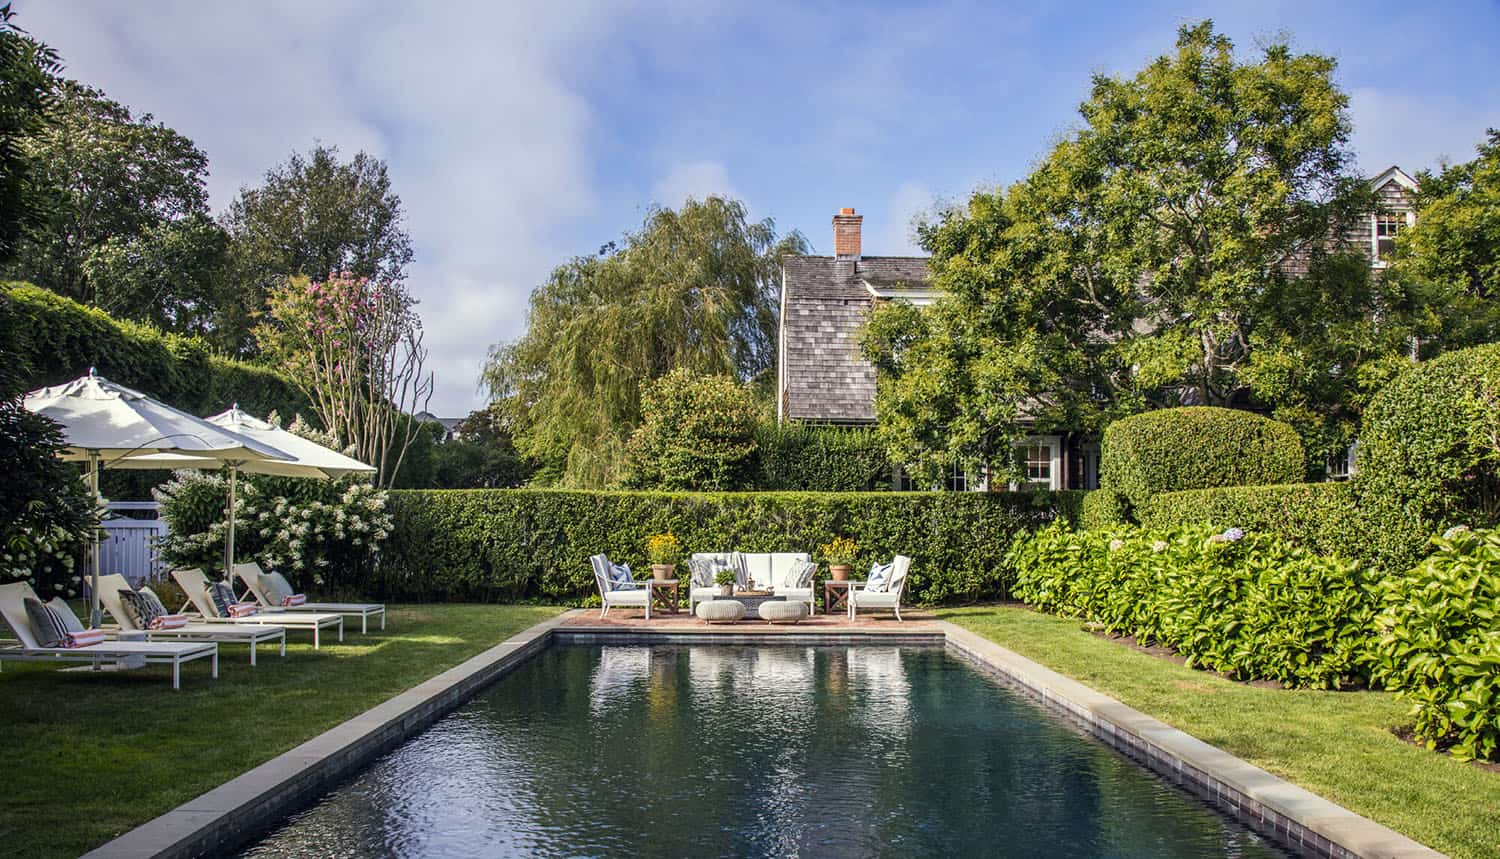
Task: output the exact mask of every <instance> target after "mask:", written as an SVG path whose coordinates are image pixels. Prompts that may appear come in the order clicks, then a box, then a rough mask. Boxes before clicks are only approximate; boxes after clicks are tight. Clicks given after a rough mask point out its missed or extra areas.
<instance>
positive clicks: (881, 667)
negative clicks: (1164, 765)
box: [243, 645, 1285, 857]
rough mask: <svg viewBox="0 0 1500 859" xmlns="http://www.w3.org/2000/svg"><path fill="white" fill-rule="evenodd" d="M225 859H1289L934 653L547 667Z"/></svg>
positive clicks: (539, 661)
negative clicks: (236, 858)
mask: <svg viewBox="0 0 1500 859" xmlns="http://www.w3.org/2000/svg"><path fill="white" fill-rule="evenodd" d="M243 855H245V856H251V857H271V856H278V857H279V856H298V857H303V856H445V857H446V856H507V855H516V856H693V857H699V856H702V857H713V856H805V857H825V856H829V857H839V856H901V857H917V856H943V857H967V856H1028V857H1029V856H1089V857H1093V856H1100V857H1200V856H1234V857H1270V856H1284V855H1285V854H1284V853H1282V852H1281V851H1280V850H1278V849H1277V848H1275V847H1274V846H1273V845H1271V844H1269V843H1267V842H1266V841H1264V840H1263V839H1261V838H1260V837H1259V836H1257V835H1256V834H1254V833H1253V832H1251V831H1249V830H1248V829H1246V828H1244V827H1242V826H1240V825H1239V824H1237V823H1235V822H1233V821H1231V820H1229V819H1228V818H1226V817H1223V816H1221V815H1219V814H1218V813H1216V812H1214V811H1212V810H1211V809H1209V808H1207V807H1206V806H1204V805H1203V804H1201V803H1200V802H1198V801H1197V800H1195V799H1193V798H1192V797H1191V796H1189V795H1188V794H1186V793H1184V792H1182V791H1180V790H1178V789H1177V788H1174V787H1172V786H1170V785H1168V784H1166V783H1165V782H1163V781H1161V780H1159V779H1157V778H1156V777H1155V776H1153V775H1152V774H1150V773H1148V772H1146V771H1145V770H1143V769H1141V768H1140V767H1138V766H1136V765H1135V764H1132V763H1131V762H1130V761H1128V760H1126V759H1125V758H1123V757H1121V756H1120V755H1118V754H1116V753H1115V752H1113V751H1111V750H1110V749H1108V748H1106V747H1105V746H1103V745H1101V744H1100V743H1098V742H1096V741H1094V740H1092V739H1090V738H1088V737H1086V736H1083V735H1082V734H1080V733H1078V732H1076V731H1075V730H1073V729H1071V728H1069V727H1068V726H1066V725H1065V724H1063V723H1062V722H1061V721H1059V720H1058V719H1057V718H1055V717H1054V716H1052V715H1050V714H1048V713H1046V712H1045V711H1043V710H1042V709H1040V708H1039V707H1038V706H1037V705H1036V704H1035V703H1033V702H1032V701H1030V700H1028V699H1027V698H1025V697H1024V696H1022V695H1021V694H1020V693H1018V692H1015V691H1013V690H1011V689H1008V688H1006V687H1004V686H1003V685H1001V684H999V683H997V682H995V681H993V680H991V679H990V678H988V677H985V676H984V675H982V674H980V673H979V672H978V671H976V670H975V669H974V668H972V667H971V666H969V665H968V664H966V663H964V662H962V661H959V660H957V659H955V658H953V657H950V656H948V655H947V654H946V653H945V652H944V651H943V650H942V649H941V648H933V647H870V646H859V647H832V646H817V647H801V646H786V645H779V646H773V645H767V646H762V647H735V646H724V645H707V646H650V647H644V646H643V647H621V646H609V647H596V646H595V647H586V646H569V645H563V646H555V647H552V648H549V649H548V650H546V651H544V652H542V653H541V654H539V655H538V656H537V657H535V658H533V659H531V660H529V661H528V662H527V663H526V664H524V665H522V666H520V667H519V668H517V669H516V670H515V671H514V672H513V673H511V674H509V675H508V676H506V677H505V678H503V679H502V680H500V681H499V682H497V683H496V684H495V685H494V686H492V687H491V688H490V689H488V690H486V691H485V692H483V693H481V694H480V695H479V696H478V697H477V698H475V699H474V700H473V701H471V702H469V703H468V704H466V705H464V706H463V707H462V708H460V709H459V710H457V711H456V712H454V713H453V714H452V715H450V716H448V717H446V718H444V719H443V720H441V721H440V722H438V723H437V724H435V725H434V726H432V727H431V728H430V729H428V730H427V731H425V732H424V733H422V734H420V735H419V736H417V737H415V738H413V739H412V740H411V741H409V742H407V743H406V744H405V745H403V746H401V747H400V748H398V749H396V750H395V751H393V752H391V753H390V754H388V755H386V756H384V757H382V758H381V759H379V760H378V761H377V762H375V763H374V764H372V765H371V766H370V767H369V768H368V769H367V770H365V771H364V772H363V773H362V774H360V775H359V776H357V777H356V778H354V779H353V780H352V781H350V782H348V783H346V784H344V785H342V786H341V787H339V788H337V789H335V790H333V791H332V792H330V793H329V794H328V795H327V796H325V797H324V798H323V799H322V800H321V801H319V802H318V803H317V804H316V805H314V806H313V807H311V808H308V809H306V810H305V811H302V812H301V813H299V814H297V815H295V816H293V817H291V818H290V819H288V820H287V821H286V822H285V823H284V825H282V826H281V827H280V828H278V829H276V830H274V831H272V832H270V833H269V834H267V835H266V836H265V838H264V839H263V840H262V841H261V842H260V843H258V844H256V845H255V846H253V847H251V848H250V849H249V850H247V851H246V852H245V853H244V854H243Z"/></svg>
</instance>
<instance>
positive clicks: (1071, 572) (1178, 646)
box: [1008, 525, 1374, 688]
mask: <svg viewBox="0 0 1500 859" xmlns="http://www.w3.org/2000/svg"><path fill="white" fill-rule="evenodd" d="M1008 563H1009V565H1010V566H1012V567H1013V568H1014V569H1015V572H1016V584H1015V595H1016V596H1018V597H1019V598H1021V599H1022V600H1024V601H1026V602H1027V603H1029V604H1031V605H1033V606H1036V607H1037V608H1040V609H1043V610H1045V611H1049V612H1053V613H1056V614H1061V615H1066V616H1070V617H1078V618H1082V619H1085V620H1088V621H1091V622H1094V623H1098V624H1101V625H1102V626H1103V627H1104V628H1106V629H1107V630H1109V631H1111V632H1116V633H1122V634H1126V635H1132V636H1135V637H1136V638H1137V639H1138V640H1139V641H1141V642H1142V643H1146V644H1150V643H1155V644H1161V645H1165V646H1167V647H1171V648H1172V649H1174V650H1176V651H1177V652H1178V653H1181V654H1182V655H1183V656H1185V657H1186V658H1187V662H1188V664H1189V665H1192V666H1199V667H1203V668H1209V669H1212V670H1215V671H1221V672H1224V673H1226V674H1229V675H1231V676H1233V677H1236V678H1238V679H1242V680H1251V679H1266V680H1275V681H1278V682H1280V683H1282V684H1283V685H1285V686H1289V687H1310V688H1339V687H1343V686H1349V685H1354V684H1357V683H1359V682H1361V681H1362V680H1363V679H1364V669H1363V667H1362V658H1363V654H1364V647H1365V643H1366V640H1367V636H1368V631H1369V629H1370V621H1371V617H1372V616H1373V614H1374V604H1373V597H1372V595H1371V591H1370V588H1369V587H1368V586H1367V578H1368V575H1367V573H1366V572H1365V569H1364V567H1363V566H1362V565H1360V564H1358V563H1356V562H1352V561H1346V560H1342V559H1339V558H1335V557H1323V556H1320V555H1317V554H1315V553H1313V552H1310V551H1308V550H1306V549H1303V548H1299V547H1295V546H1292V545H1290V544H1288V543H1286V542H1285V541H1283V540H1280V539H1277V538H1276V537H1274V536H1272V535H1270V534H1244V533H1243V532H1242V531H1240V529H1231V530H1230V531H1226V532H1222V533H1221V532H1218V531H1217V530H1216V529H1214V528H1210V527H1207V526H1201V525H1200V526H1190V527H1185V528H1178V529H1172V530H1167V531H1146V530H1142V529H1139V528H1133V527H1129V526H1126V527H1121V528H1116V529H1113V530H1105V531H1088V532H1078V531H1074V530H1071V529H1069V528H1067V527H1064V526H1061V525H1055V526H1052V527H1049V528H1046V529H1044V530H1043V531H1041V532H1039V533H1037V534H1035V535H1033V536H1031V537H1030V538H1028V539H1024V540H1020V541H1018V542H1017V543H1016V545H1015V546H1014V547H1013V549H1012V551H1011V553H1010V556H1009V558H1008Z"/></svg>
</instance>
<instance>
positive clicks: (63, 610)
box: [47, 597, 83, 632]
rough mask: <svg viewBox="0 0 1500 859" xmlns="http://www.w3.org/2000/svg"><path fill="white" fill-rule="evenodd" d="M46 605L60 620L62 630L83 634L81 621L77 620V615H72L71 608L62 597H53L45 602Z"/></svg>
mask: <svg viewBox="0 0 1500 859" xmlns="http://www.w3.org/2000/svg"><path fill="white" fill-rule="evenodd" d="M47 605H48V606H50V607H51V608H52V610H53V611H55V612H57V616H58V617H60V618H62V624H63V629H65V630H67V631H68V632H83V621H81V620H79V619H78V615H76V614H74V613H73V607H72V606H70V605H68V604H67V602H66V601H65V600H63V598H62V597H53V598H52V599H50V600H48V601H47Z"/></svg>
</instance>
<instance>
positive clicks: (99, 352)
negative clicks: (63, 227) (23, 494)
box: [0, 283, 309, 418]
mask: <svg viewBox="0 0 1500 859" xmlns="http://www.w3.org/2000/svg"><path fill="white" fill-rule="evenodd" d="M0 342H3V343H5V344H6V350H7V358H6V360H7V361H14V362H15V363H16V364H18V365H20V366H22V367H24V368H25V371H26V379H25V383H26V386H27V387H28V388H39V387H42V386H43V385H55V384H58V383H59V382H65V381H67V380H69V379H73V378H77V377H78V376H82V375H83V374H84V373H87V372H88V370H89V368H90V367H95V368H97V369H98V372H99V375H101V376H105V377H108V378H109V379H110V380H111V381H113V382H118V383H120V384H122V385H126V386H128V387H132V388H138V389H140V390H142V391H145V392H146V393H148V394H151V395H152V396H154V397H156V398H158V399H160V400H163V401H165V402H167V403H170V404H172V405H174V406H176V407H177V408H179V409H182V410H183V411H186V412H191V413H193V414H195V415H207V414H213V413H216V412H220V411H223V410H224V409H227V408H229V407H230V406H231V405H233V404H234V403H236V402H238V403H239V404H240V407H241V408H243V409H245V410H246V411H248V412H251V413H253V414H257V415H265V414H267V413H269V412H272V411H275V412H278V413H279V414H281V415H282V416H284V417H287V418H290V417H292V416H293V415H296V414H305V413H308V412H309V408H308V402H307V399H306V397H304V396H303V395H302V393H301V392H300V391H298V390H297V387H296V386H295V385H293V384H292V382H291V381H290V380H289V379H287V378H286V377H285V376H282V375H281V374H279V373H277V372H275V371H274V370H271V369H268V368H266V367H260V366H257V365H255V364H249V363H245V362H243V361H235V360H232V359H229V358H225V357H222V356H220V355H218V354H216V353H215V352H214V351H213V350H212V349H211V348H210V347H209V345H208V344H207V343H205V342H204V341H202V340H198V339H196V338H192V337H182V336H179V335H176V334H165V333H163V332H161V331H160V330H158V329H156V328H152V327H151V326H149V325H141V324H138V323H134V322H124V321H120V320H117V319H114V318H112V317H111V316H109V315H108V314H106V313H105V312H104V311H102V310H99V309H98V308H94V307H88V306H86V305H83V304H79V303H78V302H76V301H73V300H71V299H68V298H64V297H62V296H60V295H58V294H56V293H54V292H50V291H48V290H45V289H40V288H38V287H35V286H32V285H30V284H25V283H0Z"/></svg>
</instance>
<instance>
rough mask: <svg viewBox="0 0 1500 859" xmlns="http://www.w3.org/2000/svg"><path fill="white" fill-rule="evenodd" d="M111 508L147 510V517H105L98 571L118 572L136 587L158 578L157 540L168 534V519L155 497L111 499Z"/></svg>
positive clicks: (159, 568) (113, 509) (115, 510)
mask: <svg viewBox="0 0 1500 859" xmlns="http://www.w3.org/2000/svg"><path fill="white" fill-rule="evenodd" d="M108 506H109V509H110V511H111V512H123V511H127V510H129V511H150V512H151V514H152V518H150V519H131V518H127V517H119V518H114V519H106V520H105V521H104V535H105V537H104V542H103V543H101V544H100V546H99V571H100V572H101V573H105V574H110V573H118V574H120V575H122V576H124V577H125V578H127V579H129V580H130V583H131V584H132V585H135V586H137V587H139V586H140V584H141V583H142V582H154V581H156V580H157V579H159V578H161V557H160V556H159V555H158V554H157V551H156V543H157V541H158V540H160V539H161V538H162V537H165V536H166V535H167V523H165V522H163V521H162V520H161V519H160V518H159V516H160V505H158V504H157V503H156V502H155V501H111V502H109V505H108Z"/></svg>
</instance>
